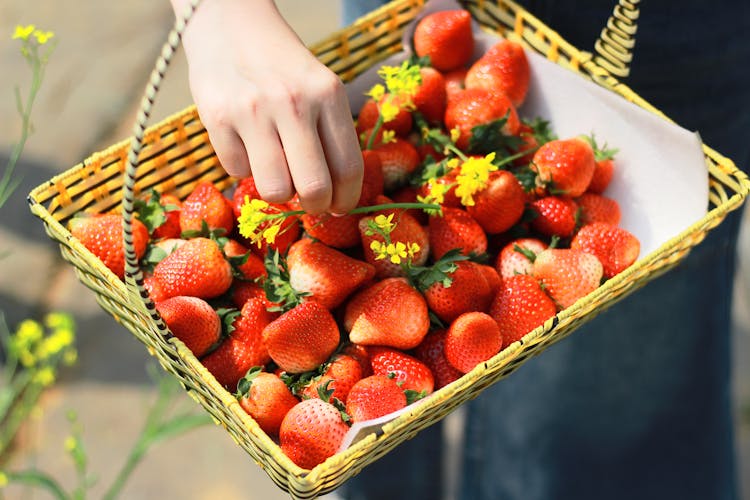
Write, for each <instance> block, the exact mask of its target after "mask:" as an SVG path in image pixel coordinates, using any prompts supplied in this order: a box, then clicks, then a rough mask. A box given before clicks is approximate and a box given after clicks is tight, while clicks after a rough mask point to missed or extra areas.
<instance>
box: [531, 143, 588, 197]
mask: <svg viewBox="0 0 750 500" xmlns="http://www.w3.org/2000/svg"><path fill="white" fill-rule="evenodd" d="M595 163H596V162H595V161H594V150H593V149H592V148H591V146H590V145H589V143H587V142H586V141H585V140H583V139H580V138H578V137H574V138H572V139H556V140H552V141H550V142H548V143H546V144H544V145H543V146H542V147H540V148H539V149H538V150H537V151H536V153H534V159H533V160H532V164H531V165H532V168H534V169H535V170H536V172H537V173H538V175H539V179H540V180H541V181H542V182H544V183H547V184H550V185H551V187H550V188H549V190H550V192H552V193H554V194H564V195H567V196H571V197H576V196H580V195H582V194H583V193H584V192H585V191H586V188H588V186H589V183H590V182H591V177H592V176H593V175H594V168H595Z"/></svg>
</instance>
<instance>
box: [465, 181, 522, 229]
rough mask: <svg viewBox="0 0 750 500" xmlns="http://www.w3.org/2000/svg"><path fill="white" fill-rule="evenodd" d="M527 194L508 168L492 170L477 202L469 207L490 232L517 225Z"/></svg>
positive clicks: (475, 217) (478, 195) (481, 224)
mask: <svg viewBox="0 0 750 500" xmlns="http://www.w3.org/2000/svg"><path fill="white" fill-rule="evenodd" d="M525 207H526V194H525V193H524V191H523V188H522V187H521V184H520V183H519V182H518V179H516V176H515V175H513V174H512V173H510V172H508V171H507V170H498V171H495V172H491V173H490V177H489V180H488V181H487V187H486V188H484V189H483V190H482V191H479V192H478V193H476V194H475V195H474V204H473V205H470V206H468V207H466V211H467V212H469V215H471V216H472V217H473V218H474V220H476V221H477V222H478V223H479V225H480V226H482V229H484V231H485V232H487V233H489V234H497V233H502V232H505V231H507V230H508V229H510V228H511V227H513V226H514V225H515V224H516V223H517V222H518V221H519V220H520V219H521V216H522V215H523V211H524V208H525Z"/></svg>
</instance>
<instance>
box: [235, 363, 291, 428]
mask: <svg viewBox="0 0 750 500" xmlns="http://www.w3.org/2000/svg"><path fill="white" fill-rule="evenodd" d="M238 390H239V393H238V395H237V397H238V399H239V402H240V406H241V407H242V409H243V410H245V412H246V413H247V414H248V415H250V416H251V417H253V419H254V420H255V421H256V422H257V423H258V425H259V426H260V428H261V429H263V432H265V433H266V434H269V435H271V436H276V435H278V433H279V428H280V427H281V422H282V421H283V420H284V417H285V416H286V414H287V413H288V412H289V410H291V409H292V408H294V407H295V406H296V405H297V403H299V400H298V399H297V398H295V397H294V395H292V392H291V391H290V390H289V387H287V386H286V384H285V383H284V382H283V381H282V380H281V379H280V378H279V377H278V375H275V374H273V373H267V372H262V371H260V370H252V371H250V372H249V373H248V374H247V376H245V377H244V378H243V379H242V380H241V381H240V382H239V384H238Z"/></svg>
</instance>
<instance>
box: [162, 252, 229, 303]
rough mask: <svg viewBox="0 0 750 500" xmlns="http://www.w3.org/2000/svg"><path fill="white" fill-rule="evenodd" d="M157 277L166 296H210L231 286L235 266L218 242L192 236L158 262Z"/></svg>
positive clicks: (205, 297)
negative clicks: (228, 259) (226, 256)
mask: <svg viewBox="0 0 750 500" xmlns="http://www.w3.org/2000/svg"><path fill="white" fill-rule="evenodd" d="M154 278H155V279H156V280H157V281H158V282H159V287H160V288H161V290H162V291H163V292H164V294H165V296H166V297H175V296H177V295H191V296H193V297H200V298H202V299H210V298H213V297H218V296H219V295H221V294H223V293H224V292H226V291H227V290H228V289H229V286H230V285H231V284H232V268H231V266H230V265H229V262H227V260H226V259H225V258H224V254H223V253H222V252H221V250H220V249H219V245H218V244H217V243H216V242H215V241H213V240H210V239H208V238H193V239H191V240H188V241H187V242H185V243H184V244H183V245H182V246H181V247H179V248H177V249H176V250H175V251H174V252H172V253H171V254H169V255H167V256H166V257H164V259H163V260H162V261H161V262H159V263H158V264H156V267H154Z"/></svg>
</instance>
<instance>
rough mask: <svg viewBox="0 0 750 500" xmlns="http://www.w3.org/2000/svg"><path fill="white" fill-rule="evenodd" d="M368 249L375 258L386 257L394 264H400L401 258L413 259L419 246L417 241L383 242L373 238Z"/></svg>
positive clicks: (381, 258)
mask: <svg viewBox="0 0 750 500" xmlns="http://www.w3.org/2000/svg"><path fill="white" fill-rule="evenodd" d="M370 250H372V251H373V253H374V254H375V260H383V259H385V258H388V259H389V260H390V261H391V262H392V263H394V264H401V261H402V259H406V258H409V259H413V258H414V256H415V255H416V254H417V252H419V250H420V247H419V245H418V244H417V243H403V242H401V241H397V242H396V243H384V242H381V241H377V240H375V241H373V242H372V243H370Z"/></svg>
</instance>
